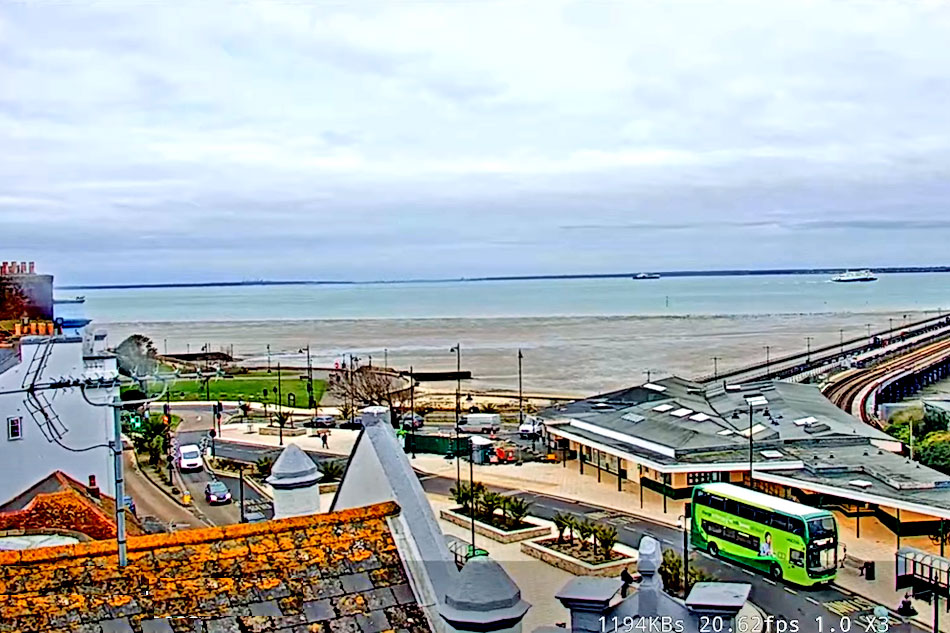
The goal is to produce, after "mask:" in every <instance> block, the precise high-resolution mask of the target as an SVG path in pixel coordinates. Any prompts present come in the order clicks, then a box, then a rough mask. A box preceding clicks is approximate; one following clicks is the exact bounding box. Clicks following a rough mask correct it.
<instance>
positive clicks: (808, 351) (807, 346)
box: [805, 336, 814, 363]
mask: <svg viewBox="0 0 950 633" xmlns="http://www.w3.org/2000/svg"><path fill="white" fill-rule="evenodd" d="M812 340H814V339H813V337H811V336H806V337H805V350H806V352H805V363H810V362H811V342H812Z"/></svg>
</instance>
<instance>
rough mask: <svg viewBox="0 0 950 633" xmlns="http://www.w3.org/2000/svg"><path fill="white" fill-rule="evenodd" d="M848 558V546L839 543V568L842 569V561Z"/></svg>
mask: <svg viewBox="0 0 950 633" xmlns="http://www.w3.org/2000/svg"><path fill="white" fill-rule="evenodd" d="M847 558H848V546H847V545H845V544H844V543H842V544H841V569H844V561H845V560H846V559H847Z"/></svg>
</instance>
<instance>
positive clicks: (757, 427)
mask: <svg viewBox="0 0 950 633" xmlns="http://www.w3.org/2000/svg"><path fill="white" fill-rule="evenodd" d="M764 430H765V427H764V426H762V425H761V424H756V425H755V426H753V427H752V435H755V434H756V433H761V432H762V431H764ZM739 435H741V436H743V437H749V429H743V430H741V431H739Z"/></svg>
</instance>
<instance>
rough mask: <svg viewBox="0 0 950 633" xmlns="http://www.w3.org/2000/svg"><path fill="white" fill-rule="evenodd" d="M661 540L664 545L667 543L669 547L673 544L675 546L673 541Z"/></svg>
mask: <svg viewBox="0 0 950 633" xmlns="http://www.w3.org/2000/svg"><path fill="white" fill-rule="evenodd" d="M660 540H661V541H663V542H664V543H666V544H667V545H672V544H673V541H671V540H669V539H665V538H661V539H660Z"/></svg>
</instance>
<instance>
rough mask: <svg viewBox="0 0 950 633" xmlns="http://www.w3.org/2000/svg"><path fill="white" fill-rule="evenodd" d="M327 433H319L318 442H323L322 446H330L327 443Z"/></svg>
mask: <svg viewBox="0 0 950 633" xmlns="http://www.w3.org/2000/svg"><path fill="white" fill-rule="evenodd" d="M328 435H329V433H323V434H321V435H320V442H322V443H323V448H330V446H329V444H328V439H327V436H328Z"/></svg>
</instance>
